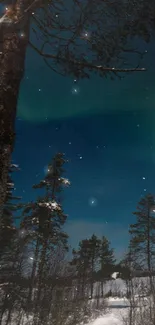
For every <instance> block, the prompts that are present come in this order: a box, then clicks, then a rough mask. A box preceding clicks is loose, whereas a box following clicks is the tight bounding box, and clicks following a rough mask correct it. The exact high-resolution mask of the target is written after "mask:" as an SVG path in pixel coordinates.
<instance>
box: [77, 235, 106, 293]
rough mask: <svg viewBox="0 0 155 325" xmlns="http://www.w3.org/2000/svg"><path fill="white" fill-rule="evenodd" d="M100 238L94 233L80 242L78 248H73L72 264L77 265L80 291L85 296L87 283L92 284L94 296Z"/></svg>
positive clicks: (91, 291)
mask: <svg viewBox="0 0 155 325" xmlns="http://www.w3.org/2000/svg"><path fill="white" fill-rule="evenodd" d="M99 254H100V240H99V239H98V238H97V237H96V236H95V235H94V234H93V235H92V237H91V238H90V239H84V240H82V241H81V242H80V243H79V248H78V250H73V260H72V264H73V265H76V270H77V277H78V280H79V288H78V290H79V293H80V294H81V296H82V297H85V291H86V287H87V286H86V285H88V284H89V285H90V295H89V297H90V298H92V297H93V285H94V274H95V271H96V268H97V265H98V262H99Z"/></svg>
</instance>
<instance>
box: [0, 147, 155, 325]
mask: <svg viewBox="0 0 155 325" xmlns="http://www.w3.org/2000/svg"><path fill="white" fill-rule="evenodd" d="M66 163H67V159H66V158H65V156H64V154H62V153H57V154H56V155H55V156H54V157H53V159H52V160H51V162H50V163H49V164H48V169H47V173H46V175H45V177H44V179H42V180H40V182H39V183H38V184H35V185H33V188H34V190H35V191H37V190H40V193H41V194H39V195H38V198H37V200H36V201H35V202H33V201H31V202H27V203H25V202H22V198H21V197H15V196H14V195H13V191H14V188H15V184H14V183H13V181H12V177H13V173H15V172H18V173H20V168H19V166H18V165H15V164H10V167H9V173H8V182H7V197H6V202H5V206H4V210H3V217H2V226H1V229H0V241H1V242H0V259H1V265H0V291H1V295H0V321H1V324H6V325H8V324H11V322H12V321H13V319H14V317H15V320H16V324H19V325H20V324H23V322H24V324H25V322H26V323H27V324H31V323H32V324H35V325H36V324H37V325H40V324H73V323H74V324H80V323H81V322H82V321H83V320H85V323H86V322H87V320H90V317H91V316H92V317H94V315H96V314H97V315H98V314H99V313H100V311H101V309H102V310H103V309H104V308H105V299H106V298H107V297H108V296H112V295H113V294H114V293H112V291H111V290H109V291H108V292H105V285H106V282H107V281H116V277H117V278H120V279H122V280H123V281H124V282H125V283H126V285H127V289H128V290H127V297H128V299H131V298H132V299H133V296H132V290H133V287H134V286H132V285H131V284H132V282H133V281H134V279H135V277H137V278H141V277H143V278H147V279H148V281H149V285H147V289H148V291H149V295H150V294H151V295H152V297H153V302H154V299H155V295H154V272H155V258H154V257H155V249H154V248H155V210H154V207H155V198H154V196H153V195H151V194H147V195H146V196H145V197H143V198H142V199H141V200H140V202H139V203H138V206H137V210H136V211H135V212H133V214H134V216H135V224H131V225H130V227H129V233H130V242H129V245H128V252H127V253H126V254H125V256H122V259H121V260H120V261H118V260H117V259H116V257H115V250H114V249H113V248H111V244H110V242H109V240H108V238H106V237H105V236H104V234H103V236H102V238H98V237H97V236H96V235H95V234H92V236H91V237H90V238H83V240H82V241H80V242H79V245H78V247H76V248H72V249H71V248H70V247H69V243H68V240H69V237H68V234H67V233H65V231H64V225H65V222H66V220H67V215H66V214H65V213H64V211H63V201H62V200H60V193H61V192H63V191H64V190H65V187H68V186H71V184H70V181H69V180H68V179H67V178H65V177H64V173H65V164H66ZM71 250H72V251H71ZM69 251H70V253H69ZM113 274H114V275H115V276H114V278H113V280H112V275H113ZM141 290H142V289H141ZM117 295H118V292H117ZM91 301H92V302H93V306H92V305H91V304H90V302H91ZM150 313H151V316H150V317H151V319H152V318H153V319H154V317H155V309H154V303H153V306H152V307H151V310H150ZM131 324H132V323H131Z"/></svg>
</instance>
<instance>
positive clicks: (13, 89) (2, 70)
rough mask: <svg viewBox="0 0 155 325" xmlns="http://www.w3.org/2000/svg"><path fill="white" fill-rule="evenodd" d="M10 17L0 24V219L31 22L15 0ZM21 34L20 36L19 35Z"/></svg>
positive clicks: (20, 3)
mask: <svg viewBox="0 0 155 325" xmlns="http://www.w3.org/2000/svg"><path fill="white" fill-rule="evenodd" d="M14 10H15V11H14V16H13V18H7V16H6V19H4V20H3V21H1V22H0V217H1V214H2V211H3V205H4V203H5V197H6V187H7V176H8V168H9V164H10V159H11V154H12V152H13V147H14V140H15V119H16V111H17V103H18V95H19V88H20V83H21V80H22V78H23V75H24V64H25V55H26V48H27V45H28V40H29V29H30V20H29V18H28V17H27V19H26V18H24V21H22V30H21V26H20V23H18V24H17V23H15V19H16V21H17V20H18V17H20V16H22V13H23V8H22V1H21V0H17V1H16V8H15V9H14ZM21 33H22V34H21Z"/></svg>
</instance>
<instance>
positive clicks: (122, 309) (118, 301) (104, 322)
mask: <svg viewBox="0 0 155 325" xmlns="http://www.w3.org/2000/svg"><path fill="white" fill-rule="evenodd" d="M107 302H108V307H109V308H108V309H107V311H106V313H105V314H103V315H101V316H100V317H98V318H97V319H95V320H94V321H93V322H90V323H89V324H88V325H124V319H125V318H126V317H127V315H128V311H129V309H128V307H129V302H128V300H127V299H124V298H112V297H110V298H109V299H108V300H107Z"/></svg>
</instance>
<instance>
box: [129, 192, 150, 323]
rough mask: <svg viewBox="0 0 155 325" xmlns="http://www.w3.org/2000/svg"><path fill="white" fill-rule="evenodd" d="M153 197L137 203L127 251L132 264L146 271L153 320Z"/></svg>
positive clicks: (144, 198) (147, 197) (148, 196)
mask: <svg viewBox="0 0 155 325" xmlns="http://www.w3.org/2000/svg"><path fill="white" fill-rule="evenodd" d="M154 207H155V198H154V196H153V195H151V194H148V195H146V196H145V197H143V198H142V199H141V200H140V202H139V203H138V207H137V211H135V212H134V213H133V214H134V215H135V216H136V219H137V222H136V223H135V224H131V225H130V229H129V233H130V235H131V239H130V245H129V252H130V255H131V256H132V264H133V265H135V264H137V263H138V264H139V266H140V267H141V268H142V269H143V270H145V271H147V272H148V275H149V290H150V293H151V295H152V298H153V309H150V317H151V319H152V321H154V320H155V313H154V308H155V286H154V280H153V271H154V270H155V214H154Z"/></svg>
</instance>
